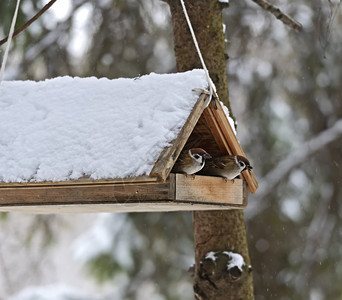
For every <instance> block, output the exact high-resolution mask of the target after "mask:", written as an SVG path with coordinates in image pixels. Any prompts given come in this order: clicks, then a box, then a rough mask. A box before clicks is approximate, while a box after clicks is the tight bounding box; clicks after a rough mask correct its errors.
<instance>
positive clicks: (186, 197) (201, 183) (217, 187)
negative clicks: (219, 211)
mask: <svg viewBox="0 0 342 300" xmlns="http://www.w3.org/2000/svg"><path fill="white" fill-rule="evenodd" d="M243 196H244V191H243V180H242V179H235V180H234V182H233V181H231V180H228V181H226V180H225V179H224V178H221V177H211V176H199V175H196V176H195V177H194V178H193V177H192V176H186V175H183V174H176V201H189V202H197V203H198V202H200V203H216V204H217V203H220V204H226V205H232V206H236V207H238V206H244V203H243V201H244V199H243V198H244V197H243Z"/></svg>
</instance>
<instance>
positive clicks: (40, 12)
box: [0, 0, 57, 46]
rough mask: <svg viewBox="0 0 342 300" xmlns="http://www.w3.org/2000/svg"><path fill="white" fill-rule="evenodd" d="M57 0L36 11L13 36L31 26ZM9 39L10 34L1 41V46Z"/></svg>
mask: <svg viewBox="0 0 342 300" xmlns="http://www.w3.org/2000/svg"><path fill="white" fill-rule="evenodd" d="M56 1H57V0H50V1H49V3H48V4H46V5H45V6H44V7H43V8H42V9H41V10H40V11H39V12H38V13H36V14H35V15H34V16H33V17H32V18H31V19H30V20H28V21H27V22H26V23H25V24H24V25H23V26H21V27H20V28H19V29H17V30H16V31H14V33H13V37H16V36H17V35H18V34H20V33H21V32H22V31H24V30H25V29H26V28H27V27H29V26H30V25H31V24H32V23H33V22H34V21H36V20H37V19H39V17H40V16H41V15H42V14H43V13H45V12H46V11H47V10H48V9H49V8H50V7H51V6H52V5H53V4H54V3H55V2H56ZM7 40H8V36H7V37H6V38H4V39H2V40H1V41H0V46H1V45H3V44H5V43H6V42H7Z"/></svg>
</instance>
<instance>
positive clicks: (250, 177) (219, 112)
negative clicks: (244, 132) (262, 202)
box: [208, 103, 258, 194]
mask: <svg viewBox="0 0 342 300" xmlns="http://www.w3.org/2000/svg"><path fill="white" fill-rule="evenodd" d="M208 110H210V112H211V113H212V116H213V117H214V118H215V119H216V121H217V123H218V125H219V127H220V129H221V132H222V133H223V135H224V137H225V139H226V140H227V142H228V144H229V146H230V150H231V152H232V154H234V155H242V156H246V154H245V153H244V152H243V150H242V147H241V145H240V143H239V142H238V140H237V138H236V135H235V133H234V131H233V129H232V128H231V126H230V124H229V121H228V119H227V117H226V114H225V113H224V111H223V108H222V106H221V105H220V104H219V105H217V109H215V108H214V106H213V104H212V103H210V105H209V106H208ZM227 151H228V152H229V149H227ZM242 175H243V177H244V178H245V180H246V181H247V183H248V188H249V191H250V192H251V193H253V194H254V193H255V192H256V190H257V189H258V181H257V180H256V177H255V175H254V173H253V171H252V170H251V171H245V172H243V173H242Z"/></svg>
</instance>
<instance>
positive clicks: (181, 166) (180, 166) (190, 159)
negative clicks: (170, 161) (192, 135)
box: [174, 148, 211, 175]
mask: <svg viewBox="0 0 342 300" xmlns="http://www.w3.org/2000/svg"><path fill="white" fill-rule="evenodd" d="M207 158H211V156H210V154H209V153H207V152H206V151H205V150H203V149H202V148H192V149H190V150H186V151H183V152H182V153H181V154H180V156H179V157H178V160H177V163H176V165H175V167H174V171H175V172H176V173H185V174H189V175H192V174H195V173H196V172H198V171H200V170H201V169H202V168H203V167H204V164H205V160H206V159H207Z"/></svg>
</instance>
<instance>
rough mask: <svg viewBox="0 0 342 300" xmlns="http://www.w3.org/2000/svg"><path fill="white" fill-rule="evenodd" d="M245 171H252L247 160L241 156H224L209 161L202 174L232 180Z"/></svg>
mask: <svg viewBox="0 0 342 300" xmlns="http://www.w3.org/2000/svg"><path fill="white" fill-rule="evenodd" d="M246 169H248V170H251V169H253V168H252V166H251V165H250V163H249V161H248V159H247V158H245V157H243V156H241V155H237V156H235V155H225V156H220V157H215V158H214V159H212V160H209V161H208V162H207V163H206V166H205V167H204V169H203V171H202V173H203V174H206V175H213V176H220V177H224V178H225V179H226V180H233V179H234V178H235V177H236V176H238V175H239V174H240V173H241V172H243V171H244V170H246Z"/></svg>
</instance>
